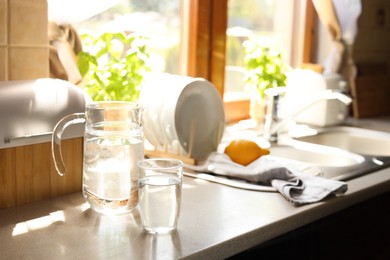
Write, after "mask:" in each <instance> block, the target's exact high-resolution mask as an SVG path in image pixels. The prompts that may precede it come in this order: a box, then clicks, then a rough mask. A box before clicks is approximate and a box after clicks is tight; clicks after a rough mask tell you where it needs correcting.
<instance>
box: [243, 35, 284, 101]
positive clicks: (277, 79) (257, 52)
mask: <svg viewBox="0 0 390 260" xmlns="http://www.w3.org/2000/svg"><path fill="white" fill-rule="evenodd" d="M243 46H244V49H245V57H244V63H245V67H246V75H245V84H246V85H245V86H246V88H247V90H251V89H252V90H253V89H255V90H257V91H258V92H259V94H260V96H261V97H262V98H264V91H265V90H266V89H267V88H272V87H281V86H285V84H286V78H287V76H286V72H287V71H288V69H289V67H288V66H287V64H286V63H285V62H284V61H283V59H282V53H281V52H280V51H279V50H278V49H277V48H276V47H274V46H272V45H270V44H269V42H267V41H266V40H264V39H262V38H260V39H258V38H253V39H251V40H247V41H245V42H244V43H243Z"/></svg>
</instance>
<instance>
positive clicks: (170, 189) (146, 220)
mask: <svg viewBox="0 0 390 260" xmlns="http://www.w3.org/2000/svg"><path fill="white" fill-rule="evenodd" d="M138 168H139V181H138V182H139V184H138V185H139V210H140V215H141V221H142V225H143V227H144V229H145V230H146V231H147V232H149V233H154V234H166V233H170V232H173V231H175V230H176V228H177V223H178V219H179V215H180V205H181V193H182V178H183V162H182V161H180V160H176V159H165V158H159V159H145V160H142V161H139V162H138Z"/></svg>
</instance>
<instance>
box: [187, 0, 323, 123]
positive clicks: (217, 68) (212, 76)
mask: <svg viewBox="0 0 390 260" xmlns="http://www.w3.org/2000/svg"><path fill="white" fill-rule="evenodd" d="M305 3H306V13H305V16H306V21H305V28H304V40H303V44H304V51H303V54H302V55H303V57H302V61H303V62H306V63H310V62H311V60H312V59H313V56H314V49H315V48H314V47H315V46H314V44H313V43H315V37H316V34H315V28H316V22H315V15H316V13H315V12H314V8H313V5H312V3H311V0H305ZM181 5H182V8H181V10H182V13H181V19H182V23H183V26H182V28H183V31H182V39H181V40H182V44H181V45H182V48H181V50H180V57H181V60H180V63H181V66H180V67H181V69H182V70H181V72H180V73H181V74H183V75H189V76H192V77H202V78H205V79H207V80H209V81H210V82H211V83H213V84H214V86H215V87H216V88H217V90H218V92H219V93H220V95H221V97H223V93H224V79H225V60H226V58H225V57H226V30H227V20H228V0H181ZM224 107H225V117H226V121H227V122H228V123H229V122H235V121H239V120H242V119H247V118H249V100H248V99H238V100H231V101H225V102H224Z"/></svg>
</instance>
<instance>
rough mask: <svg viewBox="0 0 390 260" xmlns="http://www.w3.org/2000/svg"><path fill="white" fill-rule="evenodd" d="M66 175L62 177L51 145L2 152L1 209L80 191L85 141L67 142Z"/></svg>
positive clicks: (44, 144) (63, 147)
mask: <svg viewBox="0 0 390 260" xmlns="http://www.w3.org/2000/svg"><path fill="white" fill-rule="evenodd" d="M62 152H63V156H64V161H65V164H66V166H67V171H68V172H67V174H66V175H65V176H63V177H61V176H59V175H58V174H57V172H56V170H55V167H54V164H53V160H52V158H51V144H50V143H42V144H34V145H26V146H20V147H14V148H6V149H0V209H1V208H8V207H13V206H16V205H21V204H25V203H29V202H33V201H38V200H43V199H48V198H52V197H57V196H61V195H65V194H68V193H72V192H76V191H80V190H81V185H82V163H83V161H82V160H83V139H82V138H75V139H69V140H64V141H63V143H62Z"/></svg>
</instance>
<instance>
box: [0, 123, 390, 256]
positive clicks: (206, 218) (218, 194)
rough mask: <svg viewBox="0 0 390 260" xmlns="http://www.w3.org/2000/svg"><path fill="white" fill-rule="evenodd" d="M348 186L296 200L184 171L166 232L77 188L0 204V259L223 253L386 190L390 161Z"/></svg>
mask: <svg viewBox="0 0 390 260" xmlns="http://www.w3.org/2000/svg"><path fill="white" fill-rule="evenodd" d="M386 121H387V120H386ZM370 122H371V121H370ZM387 122H388V121H387ZM389 124H390V122H389ZM378 125H381V124H378ZM381 127H382V125H381ZM387 127H388V125H387ZM371 128H374V127H371ZM387 129H389V128H387ZM381 130H384V129H381ZM348 186H349V189H348V191H347V192H346V194H344V195H342V196H339V197H336V198H331V199H328V200H326V201H323V202H320V203H314V204H310V205H306V206H300V207H294V206H293V205H291V204H290V203H289V202H288V201H287V200H285V199H284V198H283V197H282V196H281V195H280V194H279V193H275V192H257V191H248V190H241V189H236V188H232V187H228V186H223V185H220V184H215V183H211V182H207V181H203V180H197V179H192V178H188V177H185V178H184V186H183V199H182V209H181V216H180V221H179V226H178V230H177V232H175V233H172V234H168V235H150V234H147V233H145V232H144V231H143V230H142V227H141V223H140V217H139V213H138V210H137V209H135V210H134V211H133V212H131V213H130V214H127V215H123V216H118V217H109V216H103V215H100V214H97V213H95V212H93V211H92V210H91V209H89V207H88V206H87V205H86V203H85V201H84V199H83V197H82V194H81V193H74V194H70V195H67V196H63V197H58V198H54V199H50V200H44V201H40V202H36V203H31V204H26V205H23V206H18V207H14V208H9V209H4V210H0V250H1V255H0V258H1V259H68V258H71V259H176V258H187V259H223V258H226V257H229V256H232V255H235V254H237V253H239V252H242V251H244V250H246V249H249V248H251V247H254V246H256V245H259V244H261V243H263V242H265V241H268V240H270V239H272V238H275V237H278V236H280V235H282V234H285V233H287V232H289V231H291V230H294V229H297V228H299V227H302V226H304V225H306V224H308V223H311V222H313V221H315V220H318V219H320V218H323V217H326V216H328V215H330V214H332V213H335V212H338V211H340V210H341V209H344V208H346V207H348V206H351V205H354V204H356V203H359V202H361V201H364V200H366V199H369V198H372V197H374V196H376V195H379V194H381V193H384V192H386V191H388V190H390V168H386V169H383V170H380V171H377V172H374V173H371V174H368V175H365V176H362V177H359V178H356V179H353V180H350V181H348Z"/></svg>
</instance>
